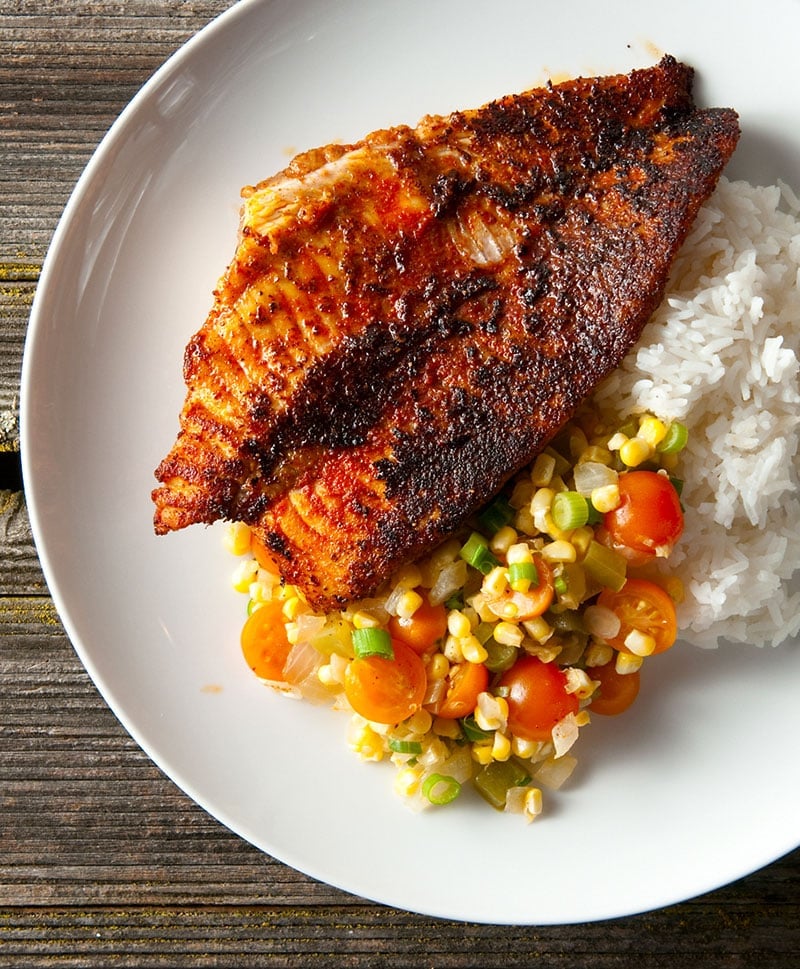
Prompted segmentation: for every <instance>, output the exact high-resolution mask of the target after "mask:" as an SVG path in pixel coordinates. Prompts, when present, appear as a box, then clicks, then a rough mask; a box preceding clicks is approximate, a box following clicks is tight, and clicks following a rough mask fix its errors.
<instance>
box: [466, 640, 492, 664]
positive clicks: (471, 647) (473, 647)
mask: <svg viewBox="0 0 800 969" xmlns="http://www.w3.org/2000/svg"><path fill="white" fill-rule="evenodd" d="M459 643H460V645H461V655H462V656H463V657H464V659H465V660H466V661H467V662H468V663H485V662H486V660H487V659H489V654H488V652H487V651H486V649H484V647H483V644H482V643H481V641H480V640H479V639H478V638H477V637H476V636H473V635H472V634H470V635H469V636H465V637H464V638H463V639H461V640H459Z"/></svg>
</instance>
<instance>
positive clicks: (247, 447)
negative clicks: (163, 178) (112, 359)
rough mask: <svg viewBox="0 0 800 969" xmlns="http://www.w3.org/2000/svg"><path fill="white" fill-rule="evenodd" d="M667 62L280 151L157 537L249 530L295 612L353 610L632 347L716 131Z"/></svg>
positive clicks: (168, 483) (716, 114) (187, 423)
mask: <svg viewBox="0 0 800 969" xmlns="http://www.w3.org/2000/svg"><path fill="white" fill-rule="evenodd" d="M692 76H693V72H692V70H691V68H689V67H687V66H685V65H682V64H679V63H678V62H677V61H675V60H674V59H673V58H671V57H666V58H664V59H663V60H662V61H661V62H660V63H659V64H658V65H656V66H655V67H653V68H649V69H645V70H641V71H634V72H632V73H631V74H629V75H617V76H611V77H603V78H588V79H577V80H574V81H569V82H565V83H564V84H559V85H551V86H546V87H544V88H541V89H537V90H535V91H532V92H528V93H527V94H523V95H511V96H508V97H505V98H501V99H500V100H498V101H496V102H493V103H492V104H490V105H487V106H485V107H483V108H479V109H477V110H473V111H465V112H455V113H453V114H451V115H449V116H446V117H436V116H430V117H428V118H424V119H423V120H422V121H421V122H420V124H419V125H418V126H417V127H416V128H414V129H411V128H407V127H399V128H394V129H389V130H387V131H379V132H374V133H373V134H371V135H369V136H368V137H367V138H365V139H364V140H363V141H362V142H359V143H358V144H357V145H349V146H329V147H327V148H324V149H319V150H316V151H313V152H309V153H306V154H305V155H302V156H299V157H298V158H297V159H296V160H295V161H294V162H292V164H291V165H290V166H289V167H288V169H286V170H285V171H284V172H283V173H280V174H279V175H277V176H275V177H274V178H272V179H268V180H267V181H265V182H263V183H260V184H259V185H258V186H256V187H255V188H253V189H252V190H248V191H247V192H246V193H245V202H244V207H243V218H242V228H241V234H240V240H239V244H238V247H237V252H236V255H235V257H234V259H233V261H232V263H231V265H230V266H229V268H228V270H227V272H226V274H225V276H224V277H223V279H222V280H221V281H220V284H219V286H218V288H217V291H216V299H215V304H214V307H213V308H212V311H211V313H210V315H209V318H208V320H207V321H206V324H205V325H204V327H203V328H202V329H201V330H200V331H199V332H198V334H196V335H195V337H194V338H193V339H192V341H190V343H189V346H188V347H187V351H186V356H185V362H184V377H185V380H186V383H187V385H188V393H187V400H186V404H185V405H184V409H183V411H182V413H181V433H180V435H179V437H178V440H177V442H176V444H175V446H174V448H173V449H172V451H171V452H170V454H169V455H168V456H167V458H165V460H164V461H163V462H162V463H161V465H160V466H159V468H158V469H157V471H156V476H157V478H158V479H159V481H161V482H162V484H161V487H160V488H157V489H155V491H154V492H153V499H154V501H155V503H156V514H155V528H156V531H157V532H158V533H164V532H167V531H170V530H173V529H175V528H180V527H184V526H185V525H188V524H191V523H193V522H211V521H214V520H216V519H218V518H229V519H234V520H243V521H246V522H248V523H249V524H250V525H251V527H252V528H253V529H254V531H255V533H256V534H257V535H258V536H259V537H260V538H261V540H262V541H264V542H265V544H266V545H267V546H268V547H269V548H271V549H272V551H273V552H274V553H275V556H276V558H277V559H278V560H279V562H280V565H281V570H282V573H283V575H284V577H285V578H286V579H287V581H290V582H292V583H294V584H296V585H298V586H300V588H302V589H303V591H304V592H305V594H306V596H307V598H308V599H309V601H310V602H311V603H312V605H314V606H315V607H316V608H320V609H330V608H334V607H338V606H341V605H342V604H344V603H346V602H348V601H351V600H353V599H358V598H362V597H364V596H367V595H370V594H372V593H373V592H374V591H375V590H376V588H377V587H378V586H379V585H380V583H381V582H382V581H383V580H384V579H385V578H386V577H387V576H388V575H389V574H390V573H391V572H392V571H393V570H394V569H396V568H397V567H398V566H400V565H401V564H403V563H404V562H406V561H408V560H410V559H413V558H415V557H417V556H419V555H421V554H423V553H424V552H426V551H427V550H429V549H430V548H432V547H433V546H435V545H436V544H437V543H438V542H439V541H441V540H442V539H443V538H444V537H446V536H447V535H449V534H451V533H452V532H453V531H454V530H455V529H457V528H458V527H459V526H460V525H461V524H462V523H463V522H464V520H465V519H466V518H467V517H468V516H469V515H470V514H471V513H472V512H473V511H474V510H476V509H477V508H479V507H480V506H481V505H482V504H484V503H485V502H486V501H487V500H488V499H489V498H490V497H491V496H492V495H493V494H494V493H496V491H497V490H498V489H499V488H500V487H501V486H502V485H503V483H504V482H505V481H506V480H507V479H508V478H509V477H510V476H511V475H513V474H514V473H515V472H516V471H517V470H518V469H519V468H520V467H522V466H524V465H525V464H526V463H527V462H528V461H530V460H531V459H532V458H533V457H534V456H535V455H536V453H538V451H539V450H541V449H542V447H544V446H545V445H546V444H547V442H548V441H549V440H550V439H551V438H552V437H553V435H554V434H555V433H556V432H557V431H558V429H559V428H560V427H561V426H562V425H563V424H564V422H565V421H566V420H568V419H569V418H570V417H571V416H572V414H573V413H574V412H575V410H576V409H577V407H578V406H579V405H580V403H581V402H582V401H583V400H584V399H585V398H586V397H587V396H588V395H589V394H590V393H591V392H592V390H593V389H594V387H595V386H596V385H597V384H598V383H599V382H600V381H601V380H602V379H603V378H604V377H605V376H607V375H608V373H610V372H611V371H612V370H613V369H614V368H615V367H616V366H618V364H619V362H620V361H621V360H622V358H623V357H624V355H625V354H626V353H627V352H628V350H629V349H630V348H631V347H632V346H633V345H634V343H635V342H636V340H637V339H638V337H639V335H640V333H641V331H642V329H643V327H644V325H645V324H646V322H647V320H648V319H649V317H650V315H651V314H652V312H653V311H654V310H655V308H656V307H657V305H658V303H659V302H660V300H661V297H662V295H663V291H664V286H665V284H666V281H667V278H668V275H669V269H670V266H671V263H672V260H673V258H674V256H675V254H676V253H677V251H678V249H679V248H680V246H681V244H682V242H683V241H684V239H685V237H686V234H687V233H688V231H689V228H690V227H691V224H692V222H693V220H694V218H695V216H696V214H697V211H698V209H699V208H700V206H701V205H702V203H703V202H704V201H705V200H706V198H708V196H709V195H710V194H711V192H712V191H713V189H714V187H715V185H716V182H717V180H718V177H719V175H720V173H721V171H722V169H723V168H724V165H725V164H726V162H727V160H728V158H729V157H730V155H731V154H732V152H733V150H734V148H735V145H736V142H737V139H738V135H739V126H738V119H737V117H736V114H735V112H734V111H732V110H729V109H706V110H698V109H696V108H695V107H694V105H693V102H692V96H691V84H692Z"/></svg>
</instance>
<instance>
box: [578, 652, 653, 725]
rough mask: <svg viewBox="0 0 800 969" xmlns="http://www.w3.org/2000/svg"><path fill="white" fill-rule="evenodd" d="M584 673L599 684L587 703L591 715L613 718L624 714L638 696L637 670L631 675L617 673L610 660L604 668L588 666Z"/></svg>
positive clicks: (638, 676)
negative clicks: (596, 714) (597, 714)
mask: <svg viewBox="0 0 800 969" xmlns="http://www.w3.org/2000/svg"><path fill="white" fill-rule="evenodd" d="M586 672H587V673H588V674H589V676H590V677H591V678H592V679H593V680H597V681H598V682H599V683H600V686H599V687H598V688H597V691H596V692H595V694H594V696H593V697H592V699H591V700H590V701H589V709H590V710H591V711H592V713H599V714H601V715H602V716H605V717H614V716H616V715H617V714H619V713H624V712H625V711H626V710H627V709H628V707H630V706H631V704H632V703H633V701H634V700H635V699H636V697H637V696H638V695H639V685H640V682H641V676H640V675H639V671H638V670H636V671H634V672H633V673H624V674H623V673H618V672H617V670H616V666H615V663H614V660H612V661H611V662H610V663H606V665H605V666H590V667H589V668H588V669H587V670H586Z"/></svg>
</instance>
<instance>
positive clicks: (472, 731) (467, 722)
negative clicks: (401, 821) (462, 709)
mask: <svg viewBox="0 0 800 969" xmlns="http://www.w3.org/2000/svg"><path fill="white" fill-rule="evenodd" d="M461 729H462V730H463V731H464V736H465V737H466V738H467V740H469V741H470V742H474V741H481V740H490V739H491V736H492V734H491V731H489V730H483V729H482V728H481V727H479V726H478V724H477V723H476V722H475V715H474V714H472V713H471V714H470V715H469V716H468V717H464V719H463V720H462V721H461Z"/></svg>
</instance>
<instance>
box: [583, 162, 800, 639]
mask: <svg viewBox="0 0 800 969" xmlns="http://www.w3.org/2000/svg"><path fill="white" fill-rule="evenodd" d="M596 400H597V402H598V404H599V405H600V407H601V408H602V409H605V408H608V409H611V408H613V407H617V408H618V407H619V403H620V401H627V402H628V403H627V405H626V411H625V415H626V416H627V414H630V413H637V412H640V411H644V410H649V411H651V412H653V413H656V414H658V415H659V416H661V417H662V418H674V419H678V420H681V421H683V422H684V423H685V424H686V425H687V427H688V428H689V445H688V447H687V449H686V451H685V452H684V455H683V462H682V470H681V474H682V476H683V477H684V478H685V482H686V483H685V488H684V492H683V503H684V506H685V511H686V529H685V532H684V535H683V538H682V539H681V542H680V543H679V546H678V547H677V548H676V549H675V551H674V552H673V555H672V557H671V558H670V561H669V567H670V571H674V572H676V573H677V574H678V575H679V576H680V577H681V578H682V580H683V582H684V584H685V587H686V601H685V602H684V603H683V604H682V605H681V607H680V610H679V621H680V623H681V626H682V631H683V638H684V639H686V640H687V641H689V642H693V643H695V644H697V645H699V646H716V645H718V644H719V643H720V642H723V641H730V642H748V643H753V644H755V645H759V646H763V645H766V644H772V645H777V644H778V643H780V642H782V641H784V640H786V639H787V638H790V637H796V636H798V634H799V633H800V487H799V482H798V456H797V455H798V435H799V433H800V200H798V198H797V197H796V196H795V195H794V194H793V193H792V192H791V191H790V190H789V189H788V188H787V187H786V186H784V185H778V186H771V187H767V188H762V187H756V186H753V185H750V184H749V183H747V182H742V181H728V180H727V179H722V180H721V182H720V184H719V186H718V188H717V191H716V193H715V194H714V196H713V197H712V198H711V199H710V200H709V202H708V203H707V204H706V205H705V207H704V208H703V209H702V211H701V212H700V215H699V217H698V219H697V222H696V223H695V226H694V228H693V230H692V233H691V235H690V237H689V239H688V240H687V242H686V245H685V246H684V248H683V249H682V250H681V253H680V255H679V257H678V259H677V261H676V263H675V266H674V268H673V272H672V277H671V281H670V284H669V286H668V289H667V295H666V297H665V299H664V301H663V303H662V306H661V307H660V309H659V310H658V311H657V313H656V314H655V316H654V317H653V320H652V321H651V323H650V324H649V325H648V327H647V329H646V331H645V334H644V337H643V339H642V341H641V342H640V344H639V345H638V347H637V349H636V350H635V351H634V352H632V353H631V354H629V356H628V358H627V359H626V361H625V362H624V364H623V366H622V367H621V368H620V369H619V370H618V371H617V372H616V373H615V374H614V375H613V376H612V377H611V378H610V379H609V380H608V381H607V382H605V383H604V384H603V386H602V388H601V389H600V391H599V392H598V394H597V395H596Z"/></svg>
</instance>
